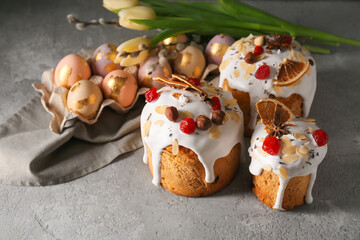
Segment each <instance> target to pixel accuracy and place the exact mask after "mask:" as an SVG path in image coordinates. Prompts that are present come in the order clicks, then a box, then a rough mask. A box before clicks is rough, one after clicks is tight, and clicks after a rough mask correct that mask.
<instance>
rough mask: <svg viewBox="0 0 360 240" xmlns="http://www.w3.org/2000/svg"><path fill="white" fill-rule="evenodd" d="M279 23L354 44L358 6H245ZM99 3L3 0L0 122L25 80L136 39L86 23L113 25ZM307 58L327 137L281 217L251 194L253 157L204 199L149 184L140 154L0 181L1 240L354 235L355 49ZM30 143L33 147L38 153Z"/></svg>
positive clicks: (358, 232) (358, 225) (25, 90)
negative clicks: (74, 21)
mask: <svg viewBox="0 0 360 240" xmlns="http://www.w3.org/2000/svg"><path fill="white" fill-rule="evenodd" d="M251 4H253V5H254V6H257V7H260V8H262V9H264V10H267V11H269V12H271V13H274V14H276V15H278V16H281V17H283V18H286V19H288V20H291V21H293V22H295V23H301V24H303V25H306V26H312V27H314V28H318V29H321V30H325V31H329V32H332V33H337V34H339V35H343V36H347V37H351V38H357V39H360V30H359V29H360V14H359V12H360V2H356V1H321V2H317V1H305V2H300V1H252V2H251ZM101 5H102V2H101V1H100V0H98V1H95V0H92V1H80V0H76V1H71V0H66V1H65V0H63V1H49V0H37V1H35V0H29V1H20V0H1V1H0V59H1V63H0V83H1V87H0V122H4V121H5V120H6V119H7V118H9V117H10V116H11V115H12V114H14V113H16V112H17V111H18V110H19V109H20V108H21V107H22V106H23V105H24V104H26V102H27V101H28V100H29V99H31V98H32V97H33V96H35V92H34V91H33V89H32V87H31V84H32V83H34V82H36V81H39V79H40V76H41V73H42V72H43V71H44V70H47V69H50V68H52V67H54V66H55V65H56V63H57V62H58V61H59V60H60V59H61V58H62V57H63V56H65V55H67V54H69V53H72V52H76V51H77V50H79V49H81V48H84V47H96V46H98V45H100V44H102V43H105V42H110V43H115V44H120V43H121V42H123V41H125V40H127V39H130V38H133V37H135V36H140V35H142V34H143V33H141V32H136V31H131V30H116V29H114V28H112V27H109V26H108V27H97V28H95V27H91V28H87V29H86V30H84V31H77V30H76V29H75V28H74V26H73V25H70V24H68V23H67V21H66V15H67V14H68V13H76V14H77V15H78V16H79V17H80V18H82V19H87V20H90V19H93V18H99V17H106V18H110V19H112V18H116V15H113V14H111V13H110V12H107V11H106V10H105V9H103V8H102V7H101ZM331 50H332V54H330V55H319V54H315V55H314V58H315V60H316V62H317V66H318V72H317V74H318V87H317V92H316V96H315V99H314V103H313V106H312V109H311V114H310V116H311V117H313V118H315V119H316V120H317V123H318V124H319V125H320V126H321V127H322V128H323V129H325V130H326V131H327V132H328V133H329V135H330V143H329V151H328V154H327V156H326V158H325V159H324V161H323V163H322V164H321V165H320V167H319V170H318V178H317V181H316V183H315V186H314V190H313V195H314V203H313V204H310V205H305V206H302V207H299V208H296V209H295V210H293V211H287V212H279V211H275V210H272V209H269V208H268V207H266V206H264V205H263V204H262V203H260V202H259V201H258V200H257V199H256V197H255V196H254V194H253V193H252V192H251V186H250V179H251V176H250V173H249V171H248V164H249V158H247V159H246V160H245V161H243V162H242V163H241V166H240V169H239V172H238V174H237V177H236V178H235V180H234V181H233V182H232V183H231V184H230V186H228V187H227V188H225V189H224V190H223V191H221V192H219V193H217V194H214V195H212V196H209V197H206V198H185V197H180V196H176V195H173V194H171V193H169V192H167V191H165V190H163V189H161V188H157V187H155V186H154V185H152V183H151V175H150V172H149V170H148V167H147V165H144V164H143V162H142V160H141V158H142V154H143V150H142V149H139V150H137V151H135V152H132V153H129V154H126V155H124V156H121V157H119V158H118V159H116V161H115V162H114V163H113V164H111V165H109V166H107V167H105V168H103V169H101V170H99V171H97V172H94V173H92V174H89V175H87V176H85V177H83V178H80V179H77V180H75V181H72V182H69V183H66V184H61V185H56V186H48V187H15V186H4V185H0V203H1V205H0V206H1V207H0V239H360V201H359V200H360V187H359V186H360V175H359V174H360V171H359V169H360V159H359V157H360V114H359V105H360V94H359V90H360V80H359V79H360V67H359V64H360V60H359V59H360V48H359V47H353V46H345V45H341V46H340V47H338V48H336V47H331ZM34 147H35V146H34Z"/></svg>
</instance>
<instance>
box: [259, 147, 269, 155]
mask: <svg viewBox="0 0 360 240" xmlns="http://www.w3.org/2000/svg"><path fill="white" fill-rule="evenodd" d="M258 152H259V153H260V155H261V156H263V157H268V156H270V155H269V154H268V153H267V152H265V151H264V150H263V149H262V147H259V148H258Z"/></svg>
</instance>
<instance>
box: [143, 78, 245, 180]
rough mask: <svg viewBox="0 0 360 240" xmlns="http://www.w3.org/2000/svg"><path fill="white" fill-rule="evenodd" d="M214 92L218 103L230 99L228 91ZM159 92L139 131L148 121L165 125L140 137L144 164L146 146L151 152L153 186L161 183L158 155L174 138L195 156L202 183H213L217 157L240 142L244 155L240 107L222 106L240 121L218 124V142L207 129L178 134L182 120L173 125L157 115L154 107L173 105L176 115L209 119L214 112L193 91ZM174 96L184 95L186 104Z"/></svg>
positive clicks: (144, 112)
mask: <svg viewBox="0 0 360 240" xmlns="http://www.w3.org/2000/svg"><path fill="white" fill-rule="evenodd" d="M209 88H213V87H212V86H211V87H210V86H209V85H207V86H204V87H202V89H204V90H205V91H207V90H208V89H209ZM216 89H217V91H215V92H218V93H219V98H220V99H221V100H220V101H221V102H222V99H224V100H230V99H233V97H232V94H231V93H230V92H227V91H222V90H220V89H218V88H216ZM211 90H213V89H211ZM158 92H159V93H160V97H159V98H158V99H157V100H156V101H154V102H151V103H147V104H146V105H145V107H144V109H143V112H142V114H141V132H143V126H144V123H145V122H146V121H148V120H149V121H151V122H156V121H158V120H162V121H163V122H164V124H163V125H162V126H159V125H156V124H151V129H150V130H149V133H148V137H145V136H143V138H142V140H143V144H144V157H143V161H144V163H147V161H148V156H149V153H148V149H147V147H149V149H150V151H151V156H152V165H153V180H152V182H153V184H155V185H159V184H160V180H161V176H160V160H161V153H162V151H163V149H164V148H165V147H167V146H169V145H171V144H172V142H173V141H174V139H177V141H178V144H179V146H183V147H186V148H189V149H191V150H192V151H194V152H195V153H196V154H197V156H198V159H199V161H200V162H201V163H202V165H203V166H204V169H205V181H206V182H208V183H211V182H213V181H214V180H215V176H214V170H213V166H214V163H215V161H216V160H217V159H218V158H221V157H224V156H226V155H228V154H229V152H230V151H231V149H232V148H233V146H235V145H236V144H237V143H239V142H240V143H241V148H242V151H241V152H242V153H243V152H244V149H243V147H244V144H243V126H242V125H243V124H242V121H243V116H242V112H241V110H240V108H239V107H238V105H237V104H236V105H235V106H231V107H229V106H227V108H226V109H225V107H224V106H223V104H222V109H221V110H222V111H224V112H226V111H229V110H232V111H235V112H236V113H237V114H239V115H240V122H236V121H234V120H232V119H231V118H230V119H228V120H227V121H226V122H225V124H224V125H220V126H219V131H220V132H221V135H220V137H219V138H218V139H211V138H210V137H209V131H208V130H205V131H204V130H199V129H196V131H195V133H193V134H190V135H189V134H185V133H183V132H181V131H180V128H179V126H180V121H181V119H178V120H177V121H176V122H171V121H169V120H168V119H167V118H166V116H165V115H164V114H159V113H156V112H155V108H156V107H158V106H162V105H167V106H174V107H176V108H177V109H178V111H179V112H190V113H191V114H192V117H193V119H195V118H196V117H197V116H198V115H206V116H207V117H209V118H211V114H212V111H213V110H212V109H211V107H210V106H209V105H208V104H207V103H205V102H203V101H201V100H200V97H199V95H198V94H197V93H195V92H190V91H186V90H180V89H174V88H171V87H163V88H162V89H160V90H158ZM207 92H214V91H207ZM174 93H179V94H181V95H183V96H186V98H187V99H188V101H187V103H186V104H184V102H183V101H179V100H178V99H176V98H174V97H173V94H174ZM210 95H211V94H210ZM149 116H150V117H149ZM148 118H149V119H148ZM169 133H171V134H169Z"/></svg>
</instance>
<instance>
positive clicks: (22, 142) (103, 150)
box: [0, 95, 145, 186]
mask: <svg viewBox="0 0 360 240" xmlns="http://www.w3.org/2000/svg"><path fill="white" fill-rule="evenodd" d="M40 99H41V96H40V95H37V96H35V97H34V98H33V99H32V100H31V101H30V102H29V103H28V104H27V105H25V106H24V107H23V108H22V109H21V110H20V111H19V112H18V113H16V114H15V115H13V116H12V117H11V118H10V119H8V120H7V121H6V122H5V123H3V124H1V125H0V183H2V184H10V185H23V186H39V185H52V184H59V183H64V182H67V181H71V180H74V179H76V178H79V177H82V176H84V175H86V174H89V173H91V172H93V171H96V170H98V169H100V168H102V167H104V166H106V165H108V164H110V163H111V162H112V161H113V160H114V159H115V158H116V157H117V156H119V155H121V154H123V153H126V152H130V151H133V150H136V149H138V148H140V147H142V141H141V135H140V114H141V110H142V108H143V106H144V102H145V101H144V99H139V100H138V101H137V103H136V104H135V106H134V107H133V108H132V109H131V110H130V111H129V112H127V113H126V114H119V113H116V112H115V111H114V110H112V109H111V108H105V109H104V110H103V112H102V114H101V116H100V117H99V119H98V121H97V122H96V123H95V124H93V125H88V124H86V123H84V122H82V121H80V120H78V119H75V120H74V122H73V123H72V126H71V127H68V128H66V129H64V131H63V132H62V133H61V134H56V133H54V132H52V131H50V129H49V122H50V121H51V119H52V116H51V115H50V114H49V113H47V112H46V111H45V109H44V108H43V106H42V104H41V100H40Z"/></svg>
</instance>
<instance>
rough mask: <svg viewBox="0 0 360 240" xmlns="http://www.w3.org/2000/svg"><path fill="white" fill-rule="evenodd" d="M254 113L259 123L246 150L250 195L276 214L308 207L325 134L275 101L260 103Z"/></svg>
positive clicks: (324, 146) (264, 100) (313, 124)
mask: <svg viewBox="0 0 360 240" xmlns="http://www.w3.org/2000/svg"><path fill="white" fill-rule="evenodd" d="M257 109H258V111H259V115H260V117H261V121H259V122H258V124H257V125H256V128H255V130H254V133H253V135H252V138H251V146H250V148H249V154H250V157H251V164H250V167H249V169H250V172H251V173H252V174H253V175H254V176H253V192H254V193H255V195H256V196H257V197H258V198H259V200H260V201H261V202H263V203H264V204H266V205H267V206H269V207H271V208H274V209H278V210H284V209H292V208H294V207H296V206H300V205H302V204H304V203H305V202H306V203H311V202H312V201H313V197H312V194H311V192H312V188H313V186H314V182H315V179H316V173H317V168H318V165H319V164H320V163H321V162H322V160H323V159H324V157H325V155H326V152H327V145H326V144H327V141H328V136H327V134H326V133H325V132H324V131H323V130H321V129H318V127H317V126H316V125H315V123H314V121H315V120H314V119H302V118H295V116H294V115H293V114H292V113H291V111H290V109H289V108H287V107H286V106H285V105H284V104H282V103H281V102H279V101H277V100H274V99H269V98H268V99H262V100H261V101H259V102H258V103H257Z"/></svg>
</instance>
